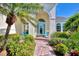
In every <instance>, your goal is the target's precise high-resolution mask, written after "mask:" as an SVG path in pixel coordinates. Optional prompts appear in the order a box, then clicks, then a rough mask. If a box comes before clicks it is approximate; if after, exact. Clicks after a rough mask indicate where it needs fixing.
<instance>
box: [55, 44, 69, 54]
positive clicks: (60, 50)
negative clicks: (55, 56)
mask: <svg viewBox="0 0 79 59" xmlns="http://www.w3.org/2000/svg"><path fill="white" fill-rule="evenodd" d="M55 51H56V52H58V53H59V54H60V55H65V54H66V53H67V52H68V47H67V46H66V45H64V44H62V43H61V44H57V45H56V50H55Z"/></svg>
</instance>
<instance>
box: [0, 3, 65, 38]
mask: <svg viewBox="0 0 79 59" xmlns="http://www.w3.org/2000/svg"><path fill="white" fill-rule="evenodd" d="M42 5H43V10H41V11H39V12H38V13H36V14H31V15H32V16H33V17H34V18H35V19H36V20H37V22H36V23H35V24H36V25H35V26H34V25H33V24H32V23H31V22H29V21H28V20H27V22H26V21H24V22H26V23H23V22H22V21H21V20H19V19H17V21H16V23H15V24H14V25H12V28H11V30H10V34H13V33H18V34H30V35H33V36H34V37H36V36H50V35H51V34H52V33H54V32H56V31H60V32H63V30H64V29H63V25H64V23H65V21H66V18H64V17H57V16H56V4H54V3H50V4H49V3H45V4H42ZM3 18H4V19H3ZM0 19H2V20H0V34H4V33H5V30H6V26H7V24H6V23H5V20H6V16H4V15H2V14H1V15H0ZM30 21H31V20H30ZM2 22H3V23H2ZM32 22H33V21H32Z"/></svg>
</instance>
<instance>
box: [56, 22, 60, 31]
mask: <svg viewBox="0 0 79 59" xmlns="http://www.w3.org/2000/svg"><path fill="white" fill-rule="evenodd" d="M56 30H57V32H60V31H61V24H60V23H57V24H56Z"/></svg>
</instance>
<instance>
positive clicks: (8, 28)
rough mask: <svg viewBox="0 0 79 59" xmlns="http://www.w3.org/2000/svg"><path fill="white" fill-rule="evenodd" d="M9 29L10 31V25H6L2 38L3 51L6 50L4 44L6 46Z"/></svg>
mask: <svg viewBox="0 0 79 59" xmlns="http://www.w3.org/2000/svg"><path fill="white" fill-rule="evenodd" d="M10 29H11V25H8V26H7V29H6V33H5V37H4V44H3V49H5V50H6V44H7V40H8V35H9V32H10Z"/></svg>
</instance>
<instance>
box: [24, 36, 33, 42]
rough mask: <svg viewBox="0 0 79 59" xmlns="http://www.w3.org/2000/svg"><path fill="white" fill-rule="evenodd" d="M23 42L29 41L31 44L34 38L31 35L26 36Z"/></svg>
mask: <svg viewBox="0 0 79 59" xmlns="http://www.w3.org/2000/svg"><path fill="white" fill-rule="evenodd" d="M25 40H29V41H31V42H34V37H33V36H32V35H26V36H25Z"/></svg>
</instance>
